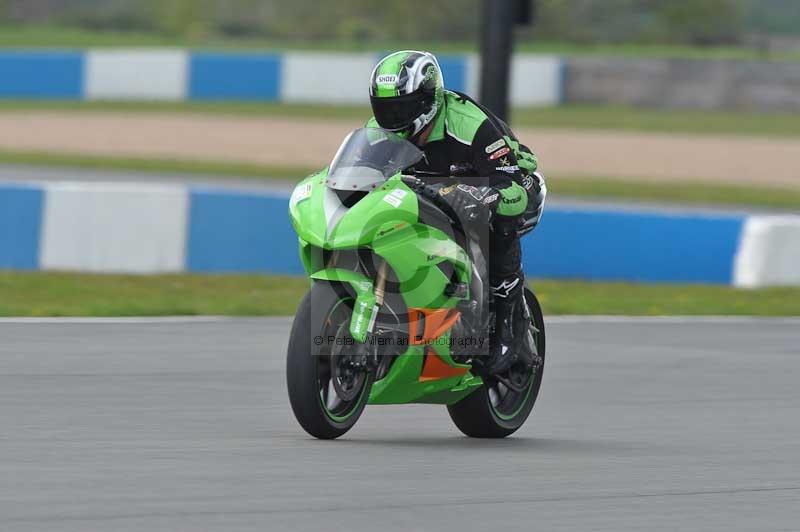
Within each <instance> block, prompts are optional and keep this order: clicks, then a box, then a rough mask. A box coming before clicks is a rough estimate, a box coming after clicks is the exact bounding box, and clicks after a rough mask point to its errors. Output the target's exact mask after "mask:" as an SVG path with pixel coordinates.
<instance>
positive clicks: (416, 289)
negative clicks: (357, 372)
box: [289, 170, 482, 404]
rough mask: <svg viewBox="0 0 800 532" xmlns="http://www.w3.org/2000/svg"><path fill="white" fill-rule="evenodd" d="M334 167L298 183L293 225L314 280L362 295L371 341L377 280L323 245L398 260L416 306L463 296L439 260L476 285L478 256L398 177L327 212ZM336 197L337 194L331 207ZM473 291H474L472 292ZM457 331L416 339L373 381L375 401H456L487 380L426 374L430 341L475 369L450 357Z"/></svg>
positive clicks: (355, 322) (360, 310)
mask: <svg viewBox="0 0 800 532" xmlns="http://www.w3.org/2000/svg"><path fill="white" fill-rule="evenodd" d="M326 175H327V170H324V171H322V172H321V173H319V174H315V175H312V176H310V177H308V178H306V179H305V180H303V181H302V182H300V184H298V186H297V187H296V188H295V191H294V193H293V194H292V198H291V200H290V202H289V214H290V218H291V221H292V225H293V226H294V228H295V231H296V232H297V234H298V237H299V247H300V257H301V260H302V262H303V266H304V268H305V270H306V272H307V274H308V276H309V277H310V278H311V279H312V281H313V282H339V283H346V284H348V285H350V286H351V287H352V290H353V293H354V294H355V295H356V301H355V304H354V309H353V316H352V319H351V321H350V333H351V335H352V336H353V338H354V339H356V340H357V341H360V342H364V341H365V340H366V338H367V325H368V324H369V323H370V320H371V319H372V317H373V313H374V312H375V310H376V308H377V307H376V301H375V293H374V284H373V280H372V279H370V278H368V277H366V276H364V275H363V274H361V273H358V272H354V271H350V270H345V269H339V268H336V267H326V265H325V264H322V259H321V254H320V250H331V251H334V250H353V249H358V248H368V249H370V250H371V251H372V252H373V253H374V254H375V255H377V256H379V257H381V258H383V259H384V260H385V261H386V262H387V263H388V265H389V266H390V267H391V270H392V271H393V273H394V275H395V276H396V278H397V282H398V283H399V285H400V293H401V294H402V297H403V299H404V301H405V304H406V306H407V307H408V308H425V309H444V308H452V307H454V306H455V305H457V304H458V302H459V301H460V299H459V298H457V297H451V296H447V295H445V288H446V287H447V285H448V284H449V283H450V282H451V279H450V278H448V277H447V276H446V275H445V274H444V273H443V272H442V271H441V269H440V268H439V267H437V264H439V263H440V262H443V261H449V262H451V263H452V265H453V269H454V271H455V275H456V278H457V280H458V282H459V283H464V284H466V285H467V286H469V282H470V279H471V272H472V269H471V263H470V259H469V256H468V254H467V253H466V251H465V250H464V249H463V248H461V247H460V246H459V245H458V244H457V243H456V242H455V241H453V240H452V239H451V238H450V237H449V236H448V235H447V234H445V233H444V232H443V231H441V230H439V229H437V228H435V227H431V226H428V225H425V224H422V223H420V222H419V216H418V202H417V197H416V195H415V194H414V192H413V191H411V190H410V189H409V188H408V187H407V186H406V185H405V184H404V183H403V182H402V180H401V179H400V176H399V175H398V176H395V177H393V178H390V179H388V180H387V181H386V182H384V183H383V184H382V185H381V186H378V187H377V188H375V189H374V190H373V191H372V192H370V193H369V194H367V195H366V196H365V197H364V198H363V199H361V200H360V201H358V202H357V203H356V204H355V205H353V206H352V207H351V208H349V209H346V210H345V212H344V213H343V214H342V215H341V216H340V217H338V218H337V217H335V216H326V214H325V202H326V195H329V194H335V192H334V191H332V190H331V189H329V188H328V187H327V186H326V184H325V178H326ZM331 203H332V202H331V201H330V198H329V209H330V204H331ZM467 297H468V295H467ZM449 339H450V332H449V331H447V332H445V333H444V334H443V335H442V336H440V337H439V338H437V339H436V341H434V342H432V343H431V345H430V346H424V345H410V346H408V349H407V350H406V351H405V352H404V353H403V354H401V355H399V356H398V357H397V359H396V360H395V362H394V363H393V365H392V367H391V369H390V370H389V373H388V374H387V375H386V376H385V377H383V378H382V379H380V380H378V381H376V382H375V383H374V384H373V387H372V392H371V394H370V399H369V402H370V403H371V404H396V403H411V402H417V403H439V404H452V403H455V402H457V401H459V400H461V399H462V398H463V397H465V396H466V395H468V394H469V393H471V392H473V391H474V390H475V389H476V388H477V387H479V386H480V385H481V384H482V381H481V379H480V378H479V377H475V376H473V375H472V374H470V373H469V371H467V372H466V373H464V374H463V375H459V376H455V377H448V378H443V379H437V380H429V381H424V382H423V381H420V373H421V371H422V364H423V358H424V354H425V349H426V347H427V348H429V349H432V350H433V351H434V352H435V353H436V354H437V355H439V357H440V358H441V359H442V360H443V361H444V362H445V363H446V364H448V365H450V366H453V367H454V368H462V367H463V368H468V366H463V365H460V364H458V363H456V362H455V361H453V359H452V358H451V356H450V347H449Z"/></svg>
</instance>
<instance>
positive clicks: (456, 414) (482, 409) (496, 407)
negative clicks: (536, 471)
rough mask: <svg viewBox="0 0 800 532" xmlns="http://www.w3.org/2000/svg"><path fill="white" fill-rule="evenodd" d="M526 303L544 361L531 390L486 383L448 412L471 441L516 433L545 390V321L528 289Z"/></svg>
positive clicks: (527, 387) (526, 290)
mask: <svg viewBox="0 0 800 532" xmlns="http://www.w3.org/2000/svg"><path fill="white" fill-rule="evenodd" d="M525 300H526V301H527V303H528V307H529V308H530V311H531V321H532V323H533V326H534V327H535V331H534V341H535V342H536V347H537V350H538V352H539V356H540V357H541V359H542V361H541V364H540V365H539V366H538V368H536V373H535V374H534V375H532V376H531V377H530V379H529V383H528V386H526V387H525V389H524V390H523V391H521V392H515V391H514V390H512V389H510V388H508V387H506V386H505V385H504V384H503V383H501V382H497V381H493V380H492V379H486V382H485V383H484V384H483V385H482V386H481V387H479V388H478V389H477V390H476V391H474V392H473V393H471V394H470V395H468V396H467V397H465V398H464V399H462V400H461V401H459V402H457V403H455V404H452V405H449V406H448V407H447V412H448V413H449V414H450V419H452V420H453V423H455V424H456V426H457V427H458V429H459V430H460V431H461V432H463V433H464V434H465V435H466V436H469V437H471V438H505V437H506V436H510V435H511V434H513V433H514V432H516V431H517V430H518V429H519V428H520V427H521V426H522V425H523V424H524V423H525V421H526V420H527V419H528V416H529V415H530V413H531V410H533V405H534V404H535V403H536V399H537V397H538V396H539V390H540V388H541V386H542V376H543V373H544V360H545V334H544V317H543V315H542V309H541V307H540V306H539V301H538V300H537V299H536V296H535V295H534V294H533V292H531V291H530V290H528V289H527V288H526V289H525Z"/></svg>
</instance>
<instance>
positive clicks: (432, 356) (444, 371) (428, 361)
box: [419, 347, 467, 382]
mask: <svg viewBox="0 0 800 532" xmlns="http://www.w3.org/2000/svg"><path fill="white" fill-rule="evenodd" d="M425 351H426V356H425V365H424V366H423V367H422V373H420V375H419V382H426V381H438V380H439V379H446V378H448V377H460V376H462V375H464V374H465V373H466V372H467V368H459V367H454V366H451V365H449V364H447V363H446V362H445V361H444V360H442V358H441V357H440V356H439V355H437V354H436V353H434V352H433V349H431V348H429V347H426V348H425Z"/></svg>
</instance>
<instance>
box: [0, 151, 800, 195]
mask: <svg viewBox="0 0 800 532" xmlns="http://www.w3.org/2000/svg"><path fill="white" fill-rule="evenodd" d="M3 163H5V164H30V165H37V166H53V167H68V168H86V169H91V170H129V171H141V172H153V173H158V172H166V173H178V174H204V175H211V176H218V177H220V178H225V177H240V178H252V179H253V181H254V183H256V182H257V181H258V180H270V179H288V180H293V179H301V178H302V177H305V176H307V175H309V174H311V173H313V172H315V171H317V170H319V169H318V168H311V167H307V168H303V167H281V166H267V165H257V164H246V163H231V162H206V161H190V160H180V159H139V158H133V157H97V156H89V155H73V154H57V153H46V152H11V151H2V150H0V164H3ZM549 177H550V179H549V180H548V185H547V186H548V189H549V191H550V194H551V197H555V198H559V197H573V198H584V199H598V200H609V201H636V202H645V203H646V202H658V203H676V204H681V205H687V204H688V205H723V206H732V207H763V208H770V209H786V210H791V209H800V190H794V189H782V188H772V187H750V186H739V185H718V184H708V183H702V182H692V184H691V186H686V187H676V186H674V184H673V183H653V182H649V181H646V180H639V181H637V180H628V179H616V178H602V177H597V178H595V177H592V178H587V177H569V176H552V175H551V176H549Z"/></svg>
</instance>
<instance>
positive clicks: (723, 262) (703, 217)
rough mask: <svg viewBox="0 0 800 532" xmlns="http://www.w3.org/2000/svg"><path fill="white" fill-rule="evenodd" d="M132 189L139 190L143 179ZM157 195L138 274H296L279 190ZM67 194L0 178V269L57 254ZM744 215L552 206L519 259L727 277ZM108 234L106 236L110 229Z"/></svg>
mask: <svg viewBox="0 0 800 532" xmlns="http://www.w3.org/2000/svg"><path fill="white" fill-rule="evenodd" d="M83 186H85V187H86V190H87V192H90V191H91V192H92V193H93V194H94V196H93V197H97V194H98V193H108V194H110V195H111V196H109V201H119V199H118V194H119V191H118V190H115V189H114V188H113V187H111V188H108V187H106V188H103V185H97V184H92V183H86V184H85V185H83ZM140 187H142V189H143V192H144V191H145V189H146V188H147V185H145V184H142V185H140ZM162 192H163V189H160V188H154V190H153V191H151V197H152V199H153V201H154V202H155V203H157V204H158V205H161V207H162V208H161V209H160V210H159V209H151V211H150V212H152V213H154V216H156V217H161V218H163V219H162V220H157V223H158V224H160V225H159V227H162V229H163V230H169V231H171V234H174V237H173V238H168V239H161V240H160V241H159V242H160V243H159V244H158V246H161V247H160V248H157V247H156V248H153V247H152V246H151V248H152V249H150V250H149V252H150V253H151V254H152V255H153V256H154V257H156V259H158V260H156V261H154V264H155V266H152V267H151V268H150V269H146V271H148V272H150V271H152V272H156V271H162V270H160V269H159V267H162V266H163V264H164V261H163V260H162V259H163V257H166V256H172V255H175V250H176V249H179V250H180V251H181V252H182V253H181V254H180V258H179V259H176V261H177V262H176V263H175V264H173V263H169V271H175V270H186V271H192V272H264V273H282V274H298V273H302V266H301V263H300V259H299V257H298V250H297V237H296V235H295V233H294V231H293V229H292V227H291V223H290V221H289V216H288V201H289V200H288V197H286V195H284V194H274V193H270V192H264V191H258V190H242V191H238V190H228V189H213V188H190V189H189V190H188V192H186V195H185V196H184V195H182V194H175V191H174V190H172V189H170V190H169V191H168V192H169V193H170V194H172V197H173V198H174V203H175V205H176V206H177V207H176V208H180V209H181V211H180V212H174V211H172V210H170V209H165V208H163V202H161V199H160V198H158V194H160V193H162ZM45 194H47V199H46V200H45ZM115 194H116V196H114V195H115ZM153 194H154V195H153ZM75 197H76V196H75V194H64V193H63V191H60V189H55V190H53V191H50V190H49V185H44V187H31V186H25V185H0V268H13V269H37V268H40V267H41V260H43V259H42V257H51V258H52V257H55V256H58V255H59V253H61V254H62V255H63V254H64V239H65V238H71V237H72V236H73V235H71V234H64V233H63V232H62V233H58V232H56V233H57V234H54V233H52V232H48V229H47V228H49V231H54V230H55V229H56V228H60V227H61V226H54V225H53V224H52V223H50V224H44V221H45V219H47V220H50V221H51V222H52V220H54V219H55V218H53V216H55V215H56V214H58V213H61V216H64V213H65V212H66V213H69V212H70V211H69V209H74V208H75V207H74V201H75ZM142 197H147V196H146V195H143V196H142ZM181 197H183V198H186V197H188V201H185V200H181V199H180V198H181ZM65 202H66V203H65ZM143 208H146V207H143ZM45 211H46V212H45ZM156 213H160V214H156ZM751 219H752V218H751V217H746V216H736V215H720V214H714V213H702V212H692V213H673V212H662V211H653V210H643V209H636V210H633V209H628V210H610V209H598V208H594V207H574V208H570V207H565V206H552V205H551V206H549V207H548V208H547V209H546V211H545V214H544V218H543V220H542V223H541V225H540V226H539V227H538V228H537V230H536V231H535V232H534V233H533V234H532V235H530V236H527V237H525V238H524V239H523V242H522V244H523V265H524V268H525V272H526V273H527V274H528V275H529V276H531V277H549V278H561V279H587V280H610V281H644V282H682V283H713V284H733V283H734V282H735V280H736V277H735V271H734V270H735V264H736V256H737V252H739V251H740V250H741V244H740V240H741V239H742V235H743V234H744V232H745V231H744V229H745V227H746V223H749V222H748V220H751ZM151 222H154V221H153V220H151ZM798 224H800V221H799V222H798ZM112 225H113V224H112ZM122 225H123V226H124V225H125V224H124V223H123V224H122ZM43 233H47V234H43ZM107 237H108V238H112V239H113V237H114V234H113V232H112V233H109V234H108V235H107ZM75 238H76V239H77V240H76V241H77V242H80V243H81V246H84V247H86V249H87V250H88V251H87V253H89V252H91V253H96V254H97V256H105V254H107V251H108V250H106V249H103V245H104V244H103V243H102V239H97V238H89V239H88V240H87V239H86V238H84V236H83V235H77V236H75ZM779 242H782V241H779ZM43 246H53V247H52V248H48V249H42V247H43ZM181 246H182V247H181ZM68 251H69V250H68ZM116 253H117V256H116V258H115V261H116V262H115V263H114V264H115V266H114V268H115V271H143V270H142V268H139V269H137V266H136V265H137V264H140V263H141V260H140V259H141V254H140V252H139V251H137V249H135V248H134V247H131V248H130V249H129V250H128V251H127V253H129V254H130V257H129V258H128V259H129V260H128V259H126V255H125V253H126V251H124V250H123V251H122V252H120V251H119V250H117V252H116ZM756 258H758V257H756ZM759 260H760V259H759ZM58 264H60V263H58ZM76 264H77V263H76ZM759 264H760V263H759ZM159 265H162V266H159ZM77 268H78V269H81V267H80V266H77ZM788 268H789V269H792V268H791V266H789V267H788ZM93 271H94V270H93ZM98 271H100V270H98Z"/></svg>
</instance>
